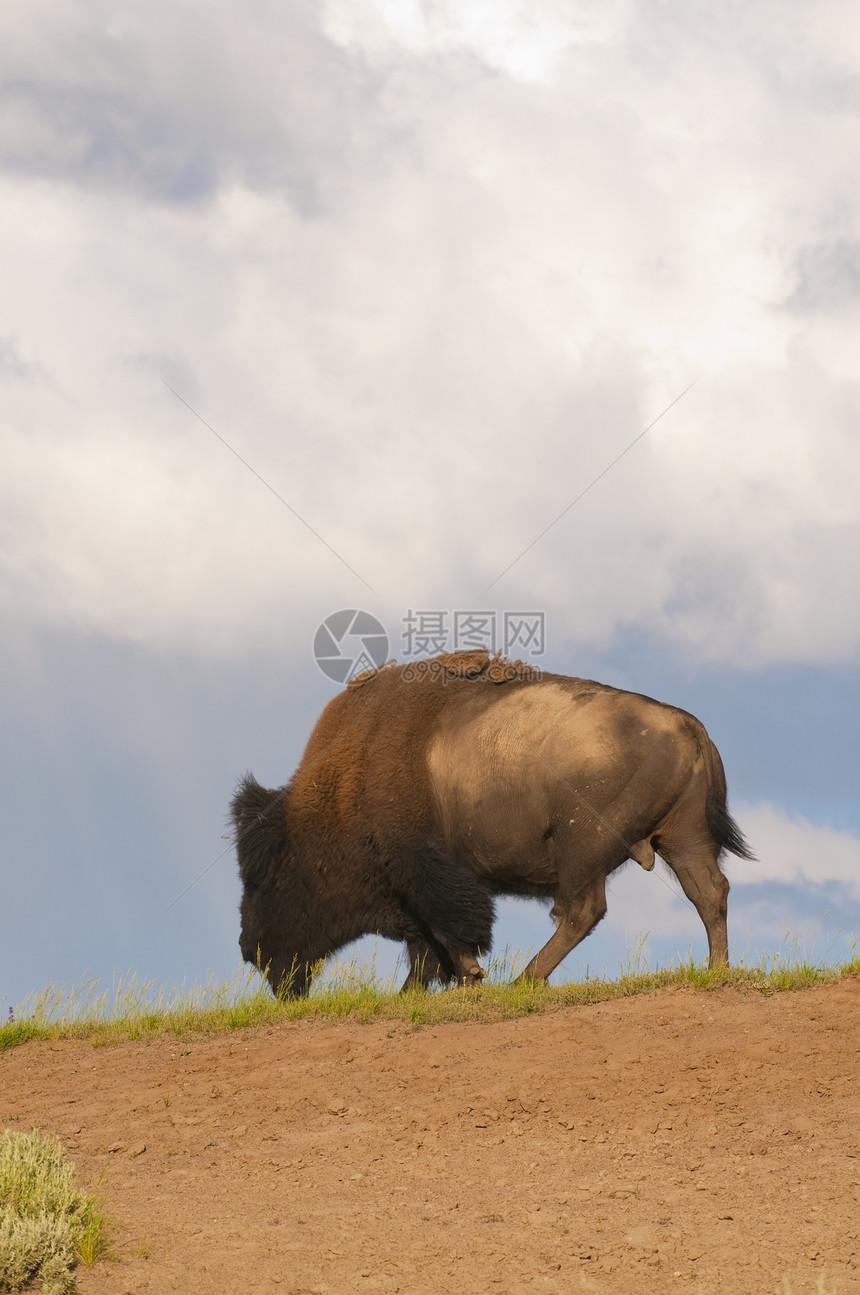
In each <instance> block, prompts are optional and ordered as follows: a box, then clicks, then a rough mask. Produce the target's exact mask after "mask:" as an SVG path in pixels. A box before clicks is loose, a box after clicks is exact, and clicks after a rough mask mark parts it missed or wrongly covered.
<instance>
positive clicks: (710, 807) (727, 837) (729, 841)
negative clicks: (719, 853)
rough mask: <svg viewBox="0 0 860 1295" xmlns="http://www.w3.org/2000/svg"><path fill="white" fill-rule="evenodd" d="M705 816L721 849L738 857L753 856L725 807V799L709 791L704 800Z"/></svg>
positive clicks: (751, 857) (749, 857)
mask: <svg viewBox="0 0 860 1295" xmlns="http://www.w3.org/2000/svg"><path fill="white" fill-rule="evenodd" d="M705 818H706V819H707V822H708V831H709V832H710V834H711V836H712V837H713V838H714V840H715V841H716V843H717V845H718V846H719V847H720V848H721V849H722V850H728V851H729V853H730V854H736V855H737V856H738V858H739V859H754V858H755V855H754V854H753V852H752V850H751V849H750V848H749V846H748V845H747V843H746V840H745V838H744V834H743V832H742V831H741V829H740V828H739V827H738V825H737V823H736V822H735V820H734V819H733V818H732V816H731V814H730V813H729V811H728V810H727V809H726V803H725V801H720V800H718V799H717V797H716V796H715V795H714V794H713V792H710V791H709V792H708V799H707V800H706V801H705Z"/></svg>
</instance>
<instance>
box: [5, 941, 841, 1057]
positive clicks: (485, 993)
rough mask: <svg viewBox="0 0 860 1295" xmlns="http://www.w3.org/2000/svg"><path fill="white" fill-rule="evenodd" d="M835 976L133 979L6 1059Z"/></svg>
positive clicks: (792, 971)
mask: <svg viewBox="0 0 860 1295" xmlns="http://www.w3.org/2000/svg"><path fill="white" fill-rule="evenodd" d="M852 953H853V956H852V957H851V958H849V959H848V961H847V962H844V963H842V964H841V965H838V966H829V965H824V964H822V963H819V962H814V961H811V960H810V959H809V958H808V957H805V956H804V955H803V954H802V952H800V951H799V949H798V947H797V945H795V948H794V951H793V953H790V954H788V955H781V954H779V953H777V954H775V955H772V956H771V955H759V956H758V957H757V959H756V960H754V961H752V962H745V961H744V960H743V959H740V960H736V962H735V965H734V966H732V967H730V968H717V969H716V970H714V971H709V970H708V968H707V967H706V966H704V965H700V964H696V963H694V962H693V961H692V960H690V961H688V962H681V963H680V964H675V963H671V964H668V965H665V964H664V965H661V966H659V967H656V968H655V967H652V966H648V965H647V964H646V963H645V962H644V959H643V958H642V955H641V947H638V946H637V948H635V949H634V950H633V952H632V954H631V955H630V956H629V957H628V959H627V963H626V965H625V966H623V967H622V968H621V969H620V974H619V975H618V976H617V977H616V978H615V979H609V978H608V977H606V976H593V977H592V976H588V977H587V978H586V979H585V980H582V981H578V982H573V981H570V982H567V983H565V984H561V985H546V984H535V983H532V982H525V983H523V984H519V985H516V984H510V983H509V982H510V979H511V977H512V976H514V975H516V973H517V970H518V969H519V968H521V967H522V966H523V965H524V963H525V959H524V958H522V957H521V956H520V955H518V954H514V955H511V954H510V953H508V952H506V953H505V955H504V956H503V957H501V958H497V959H493V960H491V961H490V963H489V964H488V967H487V979H486V980H485V981H484V983H483V985H481V986H480V987H477V988H470V989H456V988H455V989H447V990H438V991H436V992H430V993H425V992H423V991H421V990H417V991H414V992H410V993H406V994H400V993H398V992H397V983H396V981H395V980H394V979H392V980H388V981H382V980H380V978H379V977H378V976H377V974H376V971H375V967H374V966H373V964H370V965H369V966H368V965H360V966H359V965H357V964H356V963H352V964H349V965H343V964H336V965H335V968H334V970H333V971H328V972H327V973H326V974H325V976H322V975H319V976H318V977H317V979H316V981H315V984H314V986H313V988H312V991H311V994H310V996H309V997H307V998H304V999H286V1000H277V999H275V998H273V996H272V995H271V993H270V992H269V989H268V987H267V986H266V985H265V983H264V982H263V981H262V980H261V979H260V977H259V976H258V974H257V973H256V972H255V971H253V970H251V969H246V970H245V971H242V972H239V973H238V974H237V975H236V976H234V977H233V979H232V980H229V981H227V982H226V983H218V982H215V981H213V980H211V979H210V980H207V981H204V982H202V983H198V982H195V984H194V985H193V986H191V987H190V988H189V987H187V986H185V985H179V986H173V987H168V986H166V985H163V984H159V983H158V982H155V981H150V982H148V983H139V982H138V981H137V979H136V977H135V976H134V975H133V974H129V975H128V976H127V977H125V978H123V979H120V980H118V981H116V982H115V983H114V984H113V986H112V987H111V989H105V988H103V987H102V986H101V984H100V983H99V982H98V981H89V982H87V983H86V984H84V985H83V986H81V987H79V988H77V989H73V990H72V991H70V992H66V991H65V990H63V989H55V988H54V987H53V986H49V987H48V988H47V989H45V990H44V991H43V992H42V993H41V994H39V995H37V996H34V997H32V998H30V999H28V1000H26V1001H25V1002H24V1003H22V1004H21V1005H20V1006H19V1007H18V1008H16V1009H15V1012H14V1019H12V1020H10V1021H8V1022H5V1023H3V1024H0V1050H2V1049H4V1048H11V1047H15V1046H16V1045H17V1044H20V1043H24V1042H26V1041H27V1040H28V1039H84V1040H89V1041H90V1042H91V1043H92V1044H93V1045H94V1046H100V1045H103V1044H107V1043H111V1042H117V1041H120V1040H127V1039H132V1040H134V1039H143V1038H152V1037H155V1036H158V1035H170V1034H173V1035H176V1036H178V1037H181V1038H187V1037H188V1036H190V1035H205V1034H218V1033H225V1032H230V1031H234V1030H247V1029H253V1028H254V1027H256V1026H261V1025H273V1024H275V1023H278V1022H281V1021H297V1020H306V1019H309V1018H318V1019H324V1020H330V1021H334V1020H344V1019H349V1020H353V1021H379V1020H382V1021H392V1022H403V1023H406V1024H411V1025H438V1024H442V1023H444V1022H447V1021H475V1022H487V1021H499V1020H507V1019H511V1018H513V1017H517V1016H525V1015H529V1014H532V1013H536V1012H550V1011H556V1010H559V1009H562V1008H566V1007H575V1006H585V1005H587V1004H591V1003H599V1002H605V1001H608V1000H610V999H615V998H629V997H631V996H632V995H635V994H645V993H650V992H651V991H653V990H657V989H664V988H667V987H669V986H674V987H687V988H690V989H695V990H701V991H709V990H715V989H720V988H723V987H725V986H734V987H736V988H739V989H745V990H751V991H755V992H758V993H762V994H774V993H782V992H786V991H788V990H797V989H806V988H809V987H811V986H813V985H820V984H824V983H826V982H828V981H833V980H837V979H839V978H840V977H842V976H845V975H850V974H856V973H858V972H860V953H858V951H857V948H856V946H855V948H854V950H853V951H852Z"/></svg>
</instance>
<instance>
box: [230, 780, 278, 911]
mask: <svg viewBox="0 0 860 1295" xmlns="http://www.w3.org/2000/svg"><path fill="white" fill-rule="evenodd" d="M284 792H285V788H284V787H279V788H278V789H277V790H276V791H271V790H270V789H269V788H267V787H261V786H260V784H259V783H258V782H257V780H256V778H254V777H253V776H252V775H251V774H246V776H245V777H244V778H243V779H242V782H241V783H240V784H239V788H238V790H237V792H236V795H235V796H234V797H233V800H232V803H231V805H230V814H231V817H232V819H233V826H234V828H235V831H236V853H237V855H238V856H239V875H240V877H241V878H242V881H243V883H244V884H245V885H246V886H259V885H260V884H261V882H262V881H263V880H264V878H265V877H266V876H267V875H268V874H269V872H270V870H271V868H272V866H273V865H277V864H279V863H282V862H283V858H284V854H285V852H286V849H287V819H286V813H285V807H284Z"/></svg>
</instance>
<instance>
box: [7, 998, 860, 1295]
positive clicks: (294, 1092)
mask: <svg viewBox="0 0 860 1295" xmlns="http://www.w3.org/2000/svg"><path fill="white" fill-rule="evenodd" d="M858 1053H860V977H856V976H855V977H851V978H848V979H845V980H842V981H840V982H837V983H834V984H831V985H828V986H823V987H820V988H816V989H813V990H807V991H801V992H794V993H787V994H779V995H775V996H773V997H763V996H761V995H759V994H757V993H755V992H745V993H742V992H738V991H736V990H719V991H713V992H710V993H706V992H696V991H693V990H662V991H659V992H657V993H654V994H650V995H647V996H644V997H639V998H631V999H626V1000H623V1001H619V1002H614V1003H606V1004H601V1005H599V1006H593V1007H579V1008H572V1009H566V1010H564V1011H559V1012H557V1013H554V1014H552V1015H548V1016H540V1017H530V1018H526V1019H521V1020H517V1021H513V1022H506V1023H500V1024H491V1025H461V1024H457V1025H446V1026H435V1027H431V1028H425V1029H420V1030H414V1029H410V1028H408V1027H405V1026H400V1025H398V1026H396V1027H392V1026H390V1025H386V1024H384V1023H382V1024H380V1023H375V1024H370V1025H358V1024H337V1025H325V1024H319V1023H313V1024H310V1023H298V1024H285V1025H282V1026H279V1027H278V1028H276V1029H263V1030H260V1031H258V1032H253V1033H249V1034H247V1035H243V1036H241V1037H240V1036H237V1035H231V1036H219V1037H214V1038H207V1039H200V1040H192V1041H190V1042H187V1043H183V1042H181V1041H176V1040H166V1039H159V1040H156V1041H153V1042H149V1043H125V1044H118V1045H109V1046H105V1047H100V1048H94V1047H93V1046H92V1045H91V1044H84V1043H60V1044H56V1043H55V1044H50V1043H29V1044H26V1045H24V1046H22V1047H20V1048H17V1049H14V1050H13V1051H11V1052H9V1053H7V1054H5V1055H3V1056H2V1057H0V1128H2V1127H9V1126H8V1125H7V1124H5V1123H3V1122H2V1121H5V1119H6V1117H11V1116H15V1117H17V1122H16V1123H13V1124H12V1125H11V1127H13V1128H19V1129H29V1128H30V1127H32V1125H33V1124H36V1125H38V1127H39V1128H40V1129H41V1130H42V1131H43V1132H55V1133H57V1134H58V1135H59V1136H60V1138H61V1139H62V1141H63V1143H64V1145H65V1146H66V1147H67V1148H68V1150H69V1153H70V1155H71V1156H72V1158H73V1159H74V1160H75V1162H76V1163H77V1165H78V1172H79V1178H80V1180H81V1181H82V1183H83V1184H84V1185H89V1186H91V1185H93V1184H94V1183H95V1181H96V1180H97V1178H98V1176H99V1174H101V1173H102V1171H103V1170H104V1169H105V1168H106V1173H105V1177H104V1182H103V1190H104V1192H105V1193H106V1196H107V1203H108V1208H109V1210H110V1212H111V1214H112V1216H113V1219H114V1225H115V1226H114V1235H115V1243H114V1244H115V1250H116V1253H117V1255H118V1258H117V1259H116V1260H115V1261H112V1262H104V1263H101V1264H99V1265H97V1266H96V1267H95V1268H92V1269H89V1270H87V1269H79V1270H78V1271H79V1276H78V1281H79V1286H80V1290H81V1292H82V1293H83V1295H124V1293H125V1292H135V1293H137V1292H148V1293H150V1292H151V1293H152V1295H160V1293H161V1292H164V1291H169V1290H181V1291H186V1292H195V1293H197V1292H199V1293H200V1295H206V1293H208V1292H212V1293H213V1295H214V1293H216V1292H217V1293H219V1295H220V1293H221V1292H231V1293H232V1292H243V1293H244V1292H248V1293H250V1295H254V1293H256V1292H279V1293H280V1295H289V1293H291V1295H299V1293H301V1295H310V1293H311V1292H324V1293H328V1292H332V1293H337V1295H340V1292H349V1293H351V1292H353V1291H358V1292H364V1291H367V1292H371V1291H373V1292H376V1291H382V1292H392V1295H393V1293H394V1292H401V1295H425V1292H427V1293H429V1292H437V1291H439V1292H442V1291H444V1292H449V1291H452V1290H454V1291H459V1292H463V1293H464V1295H490V1293H492V1295H532V1293H533V1292H537V1291H548V1292H556V1291H565V1292H566V1291H586V1292H607V1293H610V1292H611V1295H628V1292H629V1295H641V1293H642V1292H646V1291H648V1292H650V1291H657V1292H662V1291H672V1292H674V1291H707V1292H729V1291H736V1292H738V1293H739V1295H745V1293H746V1292H750V1293H752V1292H755V1293H756V1295H762V1292H766V1293H767V1295H770V1293H771V1292H773V1291H775V1290H777V1289H779V1290H780V1291H782V1289H783V1285H782V1282H783V1279H784V1278H787V1279H788V1280H789V1282H790V1283H791V1287H792V1289H793V1291H794V1292H795V1295H806V1292H812V1291H814V1290H815V1289H816V1286H817V1282H818V1280H819V1279H820V1278H821V1277H822V1276H824V1277H826V1278H827V1282H828V1288H829V1289H832V1290H836V1291H837V1292H838V1293H839V1295H852V1293H854V1292H860V1061H859V1060H858ZM144 1148H145V1150H144ZM144 1254H146V1255H147V1257H142V1256H143V1255H144Z"/></svg>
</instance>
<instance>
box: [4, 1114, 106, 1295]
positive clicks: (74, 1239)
mask: <svg viewBox="0 0 860 1295" xmlns="http://www.w3.org/2000/svg"><path fill="white" fill-rule="evenodd" d="M107 1251H108V1241H107V1228H106V1219H105V1213H104V1206H103V1203H102V1201H101V1200H100V1199H99V1198H98V1197H97V1196H95V1195H92V1196H85V1195H84V1194H83V1193H82V1192H80V1191H79V1190H78V1188H77V1187H76V1186H75V1170H74V1166H73V1165H71V1164H70V1163H69V1162H68V1161H67V1160H66V1158H65V1153H64V1152H63V1149H62V1147H61V1146H60V1144H59V1142H58V1141H57V1140H56V1139H55V1138H42V1137H40V1135H39V1133H38V1132H37V1131H36V1130H35V1129H34V1130H33V1132H32V1133H16V1132H13V1131H11V1130H7V1131H6V1132H5V1133H4V1134H2V1136H0V1291H17V1290H21V1288H22V1287H23V1286H24V1285H27V1284H29V1283H30V1282H32V1281H39V1282H41V1284H42V1290H43V1291H44V1292H45V1295H65V1293H66V1292H70V1291H74V1290H75V1289H76V1286H75V1279H74V1276H73V1274H72V1269H73V1268H74V1266H75V1264H76V1263H77V1261H78V1260H82V1261H83V1262H84V1263H87V1264H90V1263H95V1261H96V1260H97V1259H101V1258H103V1257H104V1256H105V1255H106V1254H107Z"/></svg>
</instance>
